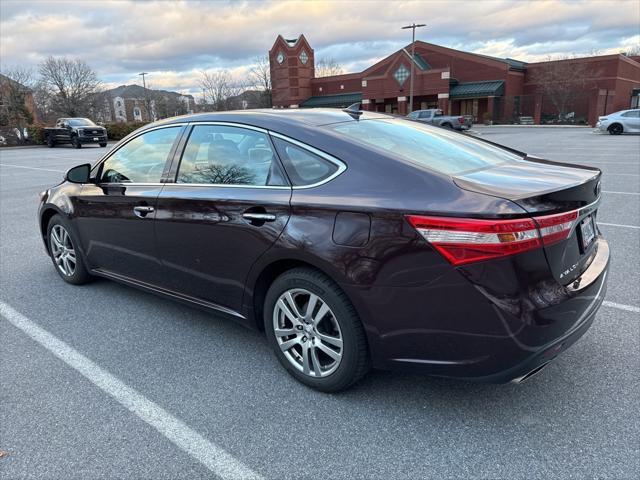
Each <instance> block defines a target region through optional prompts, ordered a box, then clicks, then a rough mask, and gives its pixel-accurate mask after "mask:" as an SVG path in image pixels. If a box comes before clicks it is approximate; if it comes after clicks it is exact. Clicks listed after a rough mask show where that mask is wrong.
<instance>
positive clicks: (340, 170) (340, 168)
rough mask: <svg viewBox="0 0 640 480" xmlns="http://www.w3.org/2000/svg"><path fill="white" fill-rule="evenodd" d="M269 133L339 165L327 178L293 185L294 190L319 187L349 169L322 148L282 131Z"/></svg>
mask: <svg viewBox="0 0 640 480" xmlns="http://www.w3.org/2000/svg"><path fill="white" fill-rule="evenodd" d="M269 134H270V135H271V136H273V137H276V138H279V139H280V140H284V141H285V142H289V143H291V144H293V145H296V146H297V147H300V148H302V149H303V150H307V151H309V152H311V153H313V154H314V155H317V156H319V157H321V158H323V159H325V160H327V161H328V162H331V163H333V164H334V165H335V166H337V167H338V170H336V171H335V172H334V173H333V174H331V175H329V176H328V177H327V178H324V179H322V180H320V181H319V182H316V183H312V184H309V185H292V186H291V188H292V189H293V190H303V189H306V188H314V187H319V186H320V185H324V184H325V183H328V182H330V181H331V180H333V179H334V178H336V177H338V176H339V175H341V174H342V173H343V172H344V171H345V170H346V169H347V166H346V165H345V164H344V163H343V162H342V161H341V160H338V159H337V158H336V157H333V156H331V155H329V154H328V153H325V152H323V151H322V150H318V149H317V148H315V147H312V146H311V145H307V144H306V143H303V142H300V141H298V140H295V139H293V138H291V137H287V136H286V135H282V134H281V133H277V132H272V131H269Z"/></svg>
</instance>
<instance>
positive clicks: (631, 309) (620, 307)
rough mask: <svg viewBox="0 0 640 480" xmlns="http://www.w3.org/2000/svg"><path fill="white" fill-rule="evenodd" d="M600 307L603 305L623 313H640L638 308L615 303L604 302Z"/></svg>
mask: <svg viewBox="0 0 640 480" xmlns="http://www.w3.org/2000/svg"><path fill="white" fill-rule="evenodd" d="M602 305H604V306H605V307H610V308H617V309H618V310H624V311H625V312H633V313H640V307H635V306H633V305H625V304H624V303H616V302H610V301H608V300H605V301H604V302H602Z"/></svg>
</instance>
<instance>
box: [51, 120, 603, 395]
mask: <svg viewBox="0 0 640 480" xmlns="http://www.w3.org/2000/svg"><path fill="white" fill-rule="evenodd" d="M600 176H601V172H600V171H599V170H598V169H595V168H590V167H580V166H576V165H567V164H561V163H556V162H551V161H547V160H542V159H539V158H533V157H528V156H526V155H525V154H524V153H520V152H517V151H514V150H512V149H507V148H505V147H500V146H497V145H494V144H491V143H489V142H486V141H482V140H479V139H476V138H470V137H467V136H463V135H459V134H457V133H455V132H450V131H447V130H443V129H441V128H436V127H432V126H428V125H422V124H420V123H417V122H412V121H409V120H405V119H399V118H396V117H391V116H387V115H383V114H376V113H368V112H357V113H354V112H346V113H345V112H343V111H340V110H286V111H273V110H268V111H243V112H227V113H211V114H199V115H191V116H186V117H178V118H174V119H169V120H165V121H162V122H158V123H155V124H152V125H147V126H145V127H143V128H141V129H139V130H137V131H136V132H134V133H133V134H131V135H129V136H128V137H127V138H125V139H124V140H122V141H121V142H120V143H119V144H117V145H116V146H115V147H114V148H113V149H112V150H111V151H110V152H109V153H108V154H107V155H106V156H105V157H104V158H102V159H101V160H99V161H98V162H97V163H96V164H95V165H93V166H90V165H88V164H86V165H80V166H78V167H75V168H72V169H71V170H69V172H68V173H67V176H66V180H65V181H64V182H63V183H61V184H60V185H57V186H55V187H52V188H51V189H49V190H47V191H46V192H43V193H42V198H41V204H40V209H39V215H40V226H41V229H42V236H43V239H44V243H45V245H46V248H47V252H48V253H49V255H50V256H51V258H52V259H53V264H54V266H55V268H56V271H57V272H58V273H59V275H60V276H61V277H62V278H63V279H64V280H65V281H67V282H69V283H73V284H81V283H84V282H86V281H88V280H89V279H90V277H91V276H93V275H95V276H100V277H106V278H109V279H113V280H117V281H119V282H123V283H126V284H130V285H133V286H136V287H140V288H143V289H146V290H149V291H152V292H156V293H159V294H163V295H166V296H169V297H171V298H174V299H178V300H181V301H183V302H185V303H187V304H191V305H197V306H200V307H203V308H206V309H210V310H213V311H217V312H223V313H225V314H227V315H228V316H229V317H230V318H232V319H234V320H236V321H238V322H241V323H242V324H244V325H247V326H249V327H253V328H257V329H264V330H265V331H266V336H267V338H268V341H269V343H271V344H272V346H273V349H274V351H275V353H276V355H277V357H278V359H279V360H280V362H281V363H282V365H283V366H284V367H285V368H286V369H287V370H288V371H289V372H290V373H291V374H292V375H293V376H294V377H296V378H297V379H298V380H300V381H301V382H303V383H305V384H307V385H309V386H311V387H314V388H317V389H319V390H323V391H336V390H340V389H344V388H346V387H348V386H349V385H351V384H352V383H354V382H355V381H357V380H358V379H359V378H361V377H362V376H363V375H364V374H365V373H366V372H367V371H368V370H369V368H370V367H371V366H373V367H377V368H383V369H393V368H400V369H413V370H416V371H420V372H424V373H428V374H432V375H438V376H447V377H461V378H467V379H475V380H481V381H491V382H506V381H511V380H522V379H524V378H526V377H527V376H530V375H532V374H533V373H535V372H536V371H538V370H539V369H541V368H542V367H543V366H544V365H546V364H547V363H548V362H549V361H550V360H552V359H553V358H554V357H556V356H557V355H558V354H559V353H560V352H562V351H564V350H565V349H566V348H567V347H569V346H570V345H571V344H572V343H574V342H575V341H576V340H577V339H578V338H579V337H580V336H581V335H583V334H584V333H585V331H586V330H587V329H588V328H589V326H590V325H591V323H592V321H593V318H594V316H595V314H596V311H597V310H598V308H599V306H600V304H601V303H602V301H603V297H604V293H605V286H606V277H607V270H608V265H609V249H608V245H607V242H606V241H605V240H604V238H603V237H602V236H601V234H600V232H599V230H598V227H597V225H596V214H597V209H598V204H599V201H600ZM247 348H250V346H247ZM247 374H249V375H250V374H251V372H247Z"/></svg>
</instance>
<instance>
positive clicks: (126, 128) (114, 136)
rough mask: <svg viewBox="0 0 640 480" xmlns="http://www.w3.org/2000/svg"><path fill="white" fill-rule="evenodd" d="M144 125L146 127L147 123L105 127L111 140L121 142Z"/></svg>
mask: <svg viewBox="0 0 640 480" xmlns="http://www.w3.org/2000/svg"><path fill="white" fill-rule="evenodd" d="M143 125H146V122H129V123H107V124H105V125H104V127H105V128H106V129H107V136H108V137H109V140H121V139H123V138H124V137H126V136H127V135H129V134H130V133H131V132H133V131H134V130H137V129H139V128H140V127H142V126H143Z"/></svg>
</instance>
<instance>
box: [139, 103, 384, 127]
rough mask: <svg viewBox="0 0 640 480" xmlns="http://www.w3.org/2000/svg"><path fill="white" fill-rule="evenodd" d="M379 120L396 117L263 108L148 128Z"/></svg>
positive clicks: (177, 119)
mask: <svg viewBox="0 0 640 480" xmlns="http://www.w3.org/2000/svg"><path fill="white" fill-rule="evenodd" d="M376 118H396V116H394V115H388V114H383V113H377V112H368V111H362V112H361V113H360V116H359V118H358V117H357V116H356V115H354V114H353V113H347V112H345V111H343V110H341V109H337V108H309V109H298V108H286V109H284V108H283V109H279V108H273V109H260V110H232V111H228V112H207V113H196V114H191V115H181V116H179V117H172V118H168V119H165V120H160V121H158V122H155V123H152V124H149V125H147V127H149V128H151V127H157V126H160V125H170V124H174V123H185V122H230V123H241V124H246V125H252V126H255V127H261V128H265V129H268V130H271V129H273V130H277V129H278V127H284V128H287V127H289V128H290V127H295V126H306V127H317V126H321V125H328V124H331V123H340V122H349V121H357V120H370V119H376Z"/></svg>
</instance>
